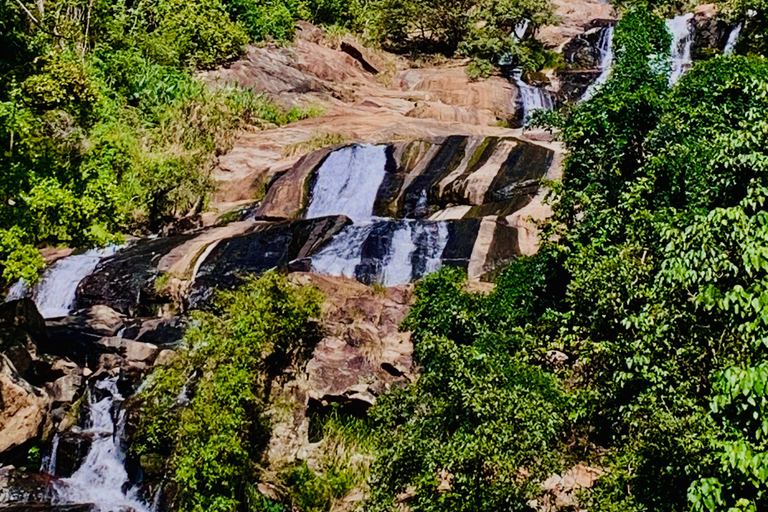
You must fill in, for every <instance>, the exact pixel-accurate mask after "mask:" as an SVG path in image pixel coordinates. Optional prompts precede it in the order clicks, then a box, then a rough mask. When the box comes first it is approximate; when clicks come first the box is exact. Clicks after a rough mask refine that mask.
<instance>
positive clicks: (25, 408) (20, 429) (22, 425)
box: [0, 354, 49, 453]
mask: <svg viewBox="0 0 768 512" xmlns="http://www.w3.org/2000/svg"><path fill="white" fill-rule="evenodd" d="M0 404H2V408H1V409H0V453H3V452H6V451H8V450H9V449H11V448H15V447H17V446H21V445H22V444H24V443H26V442H27V441H29V440H30V439H33V438H35V437H37V436H38V435H39V434H40V432H41V430H42V427H43V424H44V422H45V419H46V415H47V413H48V407H49V397H48V394H47V393H46V392H45V391H43V390H42V389H39V388H35V387H33V386H32V385H30V384H29V383H28V382H27V381H25V380H24V379H23V378H22V377H21V376H20V375H19V373H18V372H17V371H16V368H15V367H14V366H13V363H11V361H10V359H8V357H6V356H5V355H4V354H0Z"/></svg>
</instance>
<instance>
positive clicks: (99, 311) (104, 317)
mask: <svg viewBox="0 0 768 512" xmlns="http://www.w3.org/2000/svg"><path fill="white" fill-rule="evenodd" d="M122 327H123V316H122V315H121V314H120V313H118V312H117V311H115V310H114V309H112V308H110V307H109V306H104V305H101V304H100V305H96V306H92V307H90V308H88V309H83V310H80V311H77V312H76V313H75V314H74V315H71V316H65V317H61V318H57V319H55V320H49V321H48V332H51V331H54V332H57V333H58V332H59V331H62V330H63V331H80V332H87V333H90V334H96V335H99V336H114V335H115V334H117V332H118V331H119V330H120V329H122Z"/></svg>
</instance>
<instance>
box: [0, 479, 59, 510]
mask: <svg viewBox="0 0 768 512" xmlns="http://www.w3.org/2000/svg"><path fill="white" fill-rule="evenodd" d="M55 480H56V478H55V477H51V476H49V475H44V474H33V473H25V472H23V471H20V470H16V469H10V468H2V469H0V511H3V512H5V511H14V512H15V511H25V512H26V511H33V510H45V511H49V510H53V509H52V508H50V507H51V501H52V499H53V498H54V496H55V494H54V490H53V486H52V484H53V482H54V481H55ZM45 507H48V508H45Z"/></svg>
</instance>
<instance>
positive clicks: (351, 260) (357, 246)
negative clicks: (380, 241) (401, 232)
mask: <svg viewBox="0 0 768 512" xmlns="http://www.w3.org/2000/svg"><path fill="white" fill-rule="evenodd" d="M373 226H374V224H373V222H366V223H363V224H357V225H352V226H347V227H346V228H344V229H343V230H342V231H341V232H340V233H339V234H337V235H336V236H334V237H333V240H331V243H329V244H328V245H327V246H325V247H324V248H323V249H322V250H320V252H318V253H317V254H315V255H314V256H312V270H314V271H316V272H319V273H321V274H327V275H331V276H345V277H351V278H353V279H354V277H355V267H357V266H358V265H359V264H360V262H361V261H362V257H363V256H362V253H363V243H364V242H365V240H366V239H367V238H368V235H370V234H371V231H372V230H373Z"/></svg>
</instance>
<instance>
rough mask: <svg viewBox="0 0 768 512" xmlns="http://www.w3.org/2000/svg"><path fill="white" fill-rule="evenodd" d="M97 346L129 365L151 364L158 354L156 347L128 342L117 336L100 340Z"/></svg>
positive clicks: (138, 342)
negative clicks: (122, 359) (124, 360)
mask: <svg viewBox="0 0 768 512" xmlns="http://www.w3.org/2000/svg"><path fill="white" fill-rule="evenodd" d="M97 343H98V345H99V346H101V347H104V348H105V349H106V350H105V351H106V352H108V353H114V354H117V355H120V356H121V357H124V358H125V359H126V360H127V361H128V362H129V363H144V364H148V365H149V364H152V362H153V361H154V360H155V357H156V356H157V354H158V353H159V352H160V349H159V348H158V347H157V345H153V344H152V343H143V342H141V341H135V340H129V339H126V338H120V337H117V336H110V337H106V338H101V339H100V340H99V341H98V342H97Z"/></svg>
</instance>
